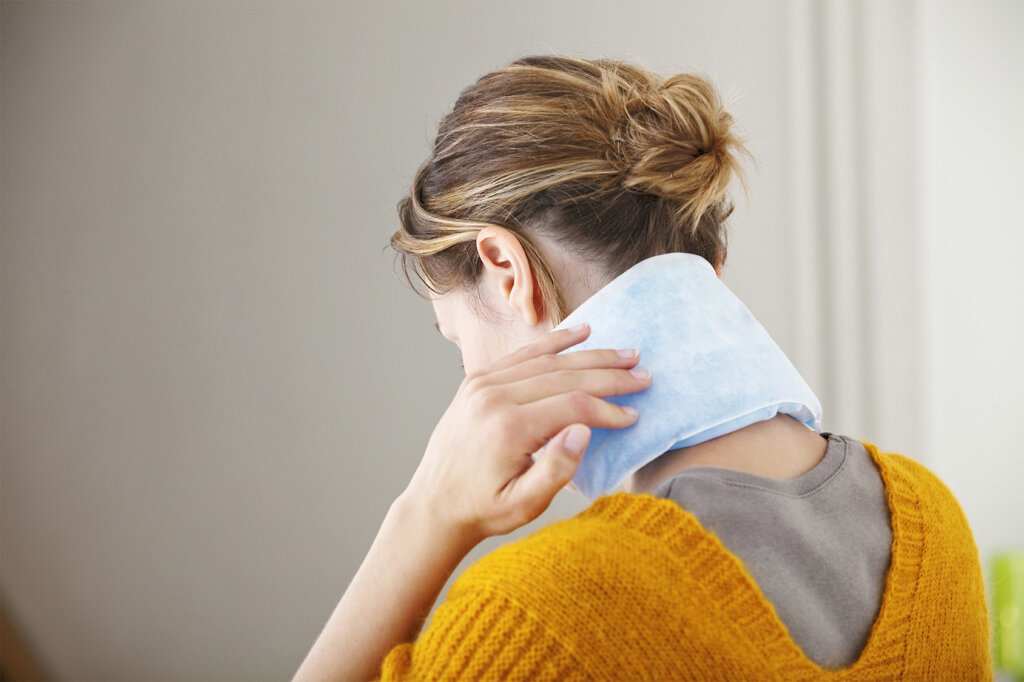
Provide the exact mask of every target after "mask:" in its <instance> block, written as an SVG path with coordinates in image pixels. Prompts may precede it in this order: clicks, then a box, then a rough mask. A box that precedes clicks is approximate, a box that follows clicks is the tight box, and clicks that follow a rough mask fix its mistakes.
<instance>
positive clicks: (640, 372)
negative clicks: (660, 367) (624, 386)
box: [629, 369, 651, 381]
mask: <svg viewBox="0 0 1024 682" xmlns="http://www.w3.org/2000/svg"><path fill="white" fill-rule="evenodd" d="M629 373H630V374H632V375H633V376H635V377H636V378H637V379H640V380H642V381H647V380H648V379H650V378H651V372H650V370H646V369H631V370H629Z"/></svg>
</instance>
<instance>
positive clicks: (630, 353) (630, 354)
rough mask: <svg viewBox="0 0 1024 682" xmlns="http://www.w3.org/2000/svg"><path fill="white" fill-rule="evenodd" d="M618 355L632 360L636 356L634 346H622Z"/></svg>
mask: <svg viewBox="0 0 1024 682" xmlns="http://www.w3.org/2000/svg"><path fill="white" fill-rule="evenodd" d="M619 355H621V356H622V357H624V358H627V359H629V360H632V359H633V358H635V357H636V356H637V352H636V348H624V349H622V350H620V351H619Z"/></svg>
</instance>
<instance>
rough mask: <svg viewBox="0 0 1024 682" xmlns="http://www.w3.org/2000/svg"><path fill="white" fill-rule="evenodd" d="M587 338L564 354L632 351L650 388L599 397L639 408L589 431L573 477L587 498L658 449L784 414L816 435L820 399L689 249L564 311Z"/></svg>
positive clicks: (649, 263)
mask: <svg viewBox="0 0 1024 682" xmlns="http://www.w3.org/2000/svg"><path fill="white" fill-rule="evenodd" d="M580 322H586V323H588V324H589V325H590V328H591V332H590V336H589V337H587V339H586V340H585V341H583V342H582V343H579V344H576V345H575V346H572V347H570V348H567V349H566V350H564V351H562V352H563V353H571V352H575V351H579V350H587V349H591V348H616V349H618V348H636V349H638V350H639V351H640V362H639V364H638V365H637V366H638V367H644V368H647V369H649V370H650V371H651V374H652V375H653V381H652V382H651V385H650V387H649V388H647V389H645V390H643V391H640V392H639V393H631V394H629V395H621V396H609V397H607V398H605V400H607V401H609V402H612V403H615V404H618V405H632V406H633V407H635V408H636V409H637V410H639V412H640V417H639V419H638V420H637V422H636V423H635V424H633V425H632V426H629V427H626V428H624V429H601V428H593V429H592V435H591V438H590V444H589V445H588V446H587V451H586V453H584V456H583V460H582V462H581V463H580V466H579V470H578V471H577V472H576V475H575V476H574V477H573V479H572V482H573V483H574V484H575V485H576V487H577V488H578V489H579V491H580V492H581V493H583V494H584V495H585V496H586V497H587V498H589V499H590V500H594V499H596V498H597V497H598V496H600V495H603V494H606V493H609V492H611V491H612V490H613V489H614V488H615V487H616V486H618V485H619V484H620V483H622V482H623V481H624V480H625V478H626V477H627V476H629V475H631V474H632V473H634V472H636V471H637V470H638V469H639V468H640V467H642V466H643V465H645V464H647V463H648V462H650V461H651V460H653V459H655V458H656V457H658V456H659V455H661V454H663V453H665V452H667V451H669V450H673V449H676V448H682V447H688V446H691V445H696V444H697V443H703V442H704V441H706V440H711V439H712V438H717V437H718V436H722V435H724V434H726V433H730V432H732V431H735V430H737V429H741V428H743V427H744V426H748V425H749V424H753V423H754V422H758V421H762V420H765V419H771V418H772V417H774V416H775V415H776V414H779V413H783V414H788V415H791V416H792V417H794V418H795V419H797V420H798V421H800V422H801V423H803V424H804V425H805V426H807V428H809V429H812V430H814V431H817V432H819V433H820V432H821V403H820V402H819V401H818V398H817V397H816V396H815V395H814V392H813V391H812V390H811V388H810V386H808V385H807V382H805V381H804V379H803V377H802V376H800V373H799V372H798V371H797V369H796V367H794V366H793V363H792V362H790V360H789V358H787V357H786V355H785V353H783V352H782V349H781V348H779V346H778V345H777V344H776V343H775V341H774V340H773V339H772V338H771V336H769V334H768V332H767V331H766V330H765V328H764V327H762V326H761V324H760V323H759V322H758V321H757V320H756V319H755V318H754V316H753V315H752V314H751V312H750V311H749V310H748V309H747V307H746V306H745V305H744V304H743V302H742V301H741V300H740V299H739V298H737V297H736V295H735V294H733V293H732V291H730V290H729V288H728V287H726V285H725V283H724V282H722V280H721V279H719V277H718V275H717V274H716V273H715V269H714V268H713V267H712V266H711V264H710V263H709V262H708V261H707V260H705V259H704V258H702V257H701V256H697V255H694V254H689V253H668V254H663V255H660V256H654V257H652V258H648V259H646V260H643V261H641V262H640V263H637V264H636V265H634V266H633V267H632V268H630V269H629V270H627V271H626V272H624V273H622V274H621V275H619V276H618V277H616V278H615V279H614V280H612V281H611V282H609V283H608V284H607V285H605V286H604V287H602V288H601V289H600V290H598V291H597V292H595V293H594V294H593V295H592V296H591V297H590V298H588V299H587V300H586V301H584V302H583V303H582V304H581V305H580V306H579V307H578V308H577V309H576V310H574V311H573V312H572V313H571V314H570V315H569V316H568V317H566V318H565V319H564V320H563V321H562V322H561V323H560V324H559V325H558V327H557V328H558V329H562V328H565V327H571V326H573V325H575V324H578V323H580Z"/></svg>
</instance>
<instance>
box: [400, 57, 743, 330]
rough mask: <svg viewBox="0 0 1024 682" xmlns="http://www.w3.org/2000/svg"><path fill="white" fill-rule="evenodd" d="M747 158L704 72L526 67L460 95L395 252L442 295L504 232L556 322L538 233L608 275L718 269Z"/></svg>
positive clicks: (587, 65) (469, 276) (476, 270)
mask: <svg viewBox="0 0 1024 682" xmlns="http://www.w3.org/2000/svg"><path fill="white" fill-rule="evenodd" d="M740 153H742V154H745V155H746V156H748V157H750V158H751V159H753V157H752V156H751V154H750V152H749V151H748V150H747V149H746V147H745V146H744V145H743V139H742V138H741V137H739V136H738V135H737V133H736V132H735V130H734V125H733V117H732V116H731V115H730V114H729V112H727V111H726V110H725V109H724V107H723V105H722V104H721V102H720V100H719V98H718V95H717V93H716V91H715V88H714V86H713V85H712V83H711V82H710V81H709V80H708V79H707V78H705V77H703V76H701V75H697V74H690V73H680V74H676V75H673V76H669V77H661V76H658V75H656V74H653V73H651V72H649V71H647V70H644V69H642V68H639V67H637V66H633V65H630V64H627V63H623V62H620V61H614V60H610V59H581V58H574V57H561V56H553V55H538V56H529V57H523V58H520V59H517V60H516V61H513V62H511V63H510V64H508V65H507V66H504V67H502V68H500V69H497V70H496V71H493V72H491V73H488V74H486V75H485V76H482V77H481V78H480V79H478V80H477V81H476V83H474V84H473V85H471V86H469V87H468V88H466V89H465V90H463V91H462V92H461V93H460V95H459V97H458V99H457V100H456V102H455V105H454V107H453V109H452V111H451V112H450V113H448V114H447V115H446V116H445V117H444V118H443V119H442V120H441V123H440V125H439V129H438V133H437V137H436V139H435V141H434V146H433V151H432V153H431V155H430V156H429V158H427V159H426V161H424V162H423V164H422V165H421V166H420V168H419V169H418V171H417V172H416V176H415V179H414V181H413V186H412V191H411V192H410V193H409V195H408V196H406V197H403V198H402V199H401V200H400V201H399V202H398V214H399V217H400V220H401V228H400V229H398V230H397V231H396V232H395V233H394V235H392V237H391V241H390V246H391V247H392V248H394V249H395V250H396V251H397V252H398V254H400V255H401V258H402V266H403V271H404V273H405V276H406V278H407V279H408V281H409V283H410V285H411V286H412V287H413V289H414V290H415V289H416V286H415V284H414V283H413V280H412V278H411V277H410V274H409V273H410V270H412V271H413V272H415V274H416V275H417V276H418V278H419V280H420V281H422V282H423V283H424V284H425V285H426V286H427V287H428V288H429V289H430V290H431V291H433V292H434V293H435V294H443V293H446V292H447V291H450V290H451V289H453V288H456V287H467V288H469V287H470V285H472V284H474V283H475V282H476V281H477V279H478V277H479V275H480V273H481V271H482V263H481V261H480V257H479V254H478V253H477V250H476V237H477V234H478V233H479V231H480V230H481V229H482V228H484V227H486V226H487V225H500V226H503V227H505V228H507V229H509V230H511V231H512V232H513V233H514V234H515V235H516V237H517V238H518V239H519V241H520V243H521V244H522V246H523V250H524V252H525V253H526V256H527V257H528V258H529V260H530V263H531V266H532V267H533V269H534V272H535V273H536V276H537V280H538V286H539V287H540V290H541V293H542V299H543V301H544V306H545V311H544V312H545V314H550V315H551V316H552V319H553V320H554V324H556V325H557V324H558V323H559V322H561V320H563V319H564V318H565V316H566V315H568V314H569V312H571V311H569V310H566V304H565V299H564V297H563V295H562V292H561V289H560V287H559V286H558V283H557V282H556V281H555V279H554V277H553V275H552V272H551V269H550V268H549V267H548V265H547V264H546V263H545V262H544V259H543V257H542V256H541V253H540V251H539V249H538V248H537V246H536V244H535V241H534V239H533V238H532V237H531V235H534V234H543V235H545V236H549V237H551V238H553V239H554V240H555V242H556V243H558V244H560V245H562V246H564V247H566V248H568V249H571V250H572V251H573V252H574V253H575V254H577V255H578V256H579V257H580V258H583V259H586V260H588V261H593V262H596V263H598V264H599V265H600V267H601V269H602V271H603V272H604V273H605V274H606V275H608V276H610V277H615V276H617V275H619V274H621V273H622V272H624V271H625V270H627V269H629V268H630V267H631V266H633V265H635V264H636V263H638V262H640V261H641V260H644V259H645V258H649V257H651V256H656V255H659V254H662V253H672V252H685V253H694V254H697V255H700V256H702V257H704V258H705V259H707V260H708V262H710V263H711V264H712V265H713V266H717V265H718V264H720V263H724V261H725V257H726V252H727V249H728V235H727V230H726V226H725V219H726V218H728V217H729V215H730V214H731V213H732V211H733V206H732V204H731V203H730V202H729V201H728V197H727V189H728V186H729V183H730V181H731V179H732V176H733V173H734V172H735V173H736V174H737V175H738V176H739V178H740V181H741V182H742V183H743V189H744V193H746V192H747V184H746V180H745V178H744V177H743V170H742V168H741V166H740V164H739V163H738V160H737V158H738V154H740ZM417 293H419V292H418V291H417ZM421 295H423V294H421Z"/></svg>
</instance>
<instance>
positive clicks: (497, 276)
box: [476, 225, 544, 327]
mask: <svg viewBox="0 0 1024 682" xmlns="http://www.w3.org/2000/svg"><path fill="white" fill-rule="evenodd" d="M476 249H477V253H478V254H479V255H480V261H481V262H482V263H483V266H484V269H483V273H482V274H481V281H480V286H481V287H482V288H486V289H487V290H488V293H489V294H490V295H493V296H494V297H496V298H497V299H498V300H500V301H501V302H503V303H505V304H506V305H508V306H509V307H511V308H512V310H513V312H514V313H515V314H517V315H519V316H520V317H522V320H523V322H525V323H526V324H527V325H529V326H531V327H532V326H533V325H535V324H537V323H538V322H540V320H541V311H543V310H544V302H543V300H542V296H543V294H542V293H541V291H540V287H539V286H538V285H537V279H536V276H535V275H534V273H533V267H532V266H531V265H530V259H529V258H528V257H527V255H526V251H525V250H523V245H522V244H521V243H520V241H519V238H518V237H516V235H515V233H514V232H512V231H511V230H509V229H508V228H505V227H501V226H498V225H488V226H487V227H485V228H483V229H482V230H480V232H479V234H477V237H476Z"/></svg>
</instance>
